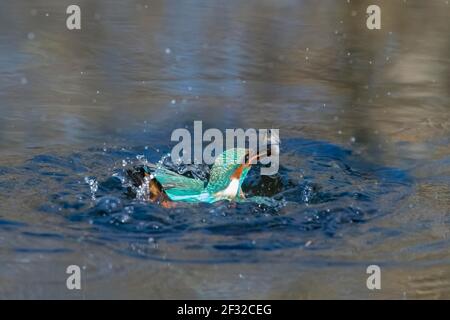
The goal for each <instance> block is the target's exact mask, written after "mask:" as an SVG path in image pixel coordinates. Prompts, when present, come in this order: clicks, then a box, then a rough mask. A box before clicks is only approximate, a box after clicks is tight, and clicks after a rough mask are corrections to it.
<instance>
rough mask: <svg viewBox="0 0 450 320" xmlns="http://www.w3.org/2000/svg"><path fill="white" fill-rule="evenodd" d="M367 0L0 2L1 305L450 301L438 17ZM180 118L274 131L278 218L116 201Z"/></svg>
mask: <svg viewBox="0 0 450 320" xmlns="http://www.w3.org/2000/svg"><path fill="white" fill-rule="evenodd" d="M377 3H378V4H379V5H380V7H381V10H382V29H381V30H379V31H370V30H368V29H367V28H366V26H365V9H366V8H367V6H368V5H369V4H371V3H368V2H367V3H366V2H364V1H349V2H347V1H320V2H318V1H269V0H267V1H245V2H244V1H208V2H204V1H194V0H193V1H183V2H180V1H151V2H150V1H149V2H146V1H81V2H79V4H80V6H81V8H82V30H81V31H74V32H70V31H68V30H67V29H66V28H65V17H66V15H65V14H64V13H65V9H66V7H67V6H68V5H69V4H72V3H71V2H70V1H67V2H66V1H15V2H8V3H2V4H0V8H1V10H0V30H2V31H1V32H0V73H1V74H0V297H2V298H37V297H42V298H120V297H129V298H319V297H321V298H450V289H449V288H450V266H449V263H450V251H449V250H448V248H449V245H450V240H449V235H450V232H449V227H450V200H449V199H450V148H449V142H450V141H449V140H450V138H449V137H450V109H449V107H450V105H449V102H450V99H449V88H450V81H449V75H450V42H449V37H448V35H449V31H450V30H449V21H450V19H449V18H450V13H449V4H448V1H439V0H436V1H429V2H425V1H409V0H408V1H379V2H377ZM194 120H202V121H203V126H204V128H211V127H217V128H220V129H225V128H236V127H240V128H279V129H280V136H281V140H282V145H281V156H280V171H279V173H278V174H277V175H275V176H273V177H260V176H259V174H258V173H259V170H257V169H253V170H252V171H251V173H250V176H249V178H248V179H247V181H246V184H245V185H244V189H245V191H246V192H247V194H248V195H266V196H270V197H272V198H273V199H274V205H271V206H263V205H260V206H258V205H256V204H252V203H240V204H234V203H229V202H219V203H216V204H212V205H206V204H199V205H189V206H182V207H179V208H174V209H164V208H161V207H159V206H158V205H155V204H150V203H148V202H146V201H144V200H143V199H141V198H139V197H137V198H135V197H132V196H130V195H129V194H128V193H127V186H126V180H124V171H125V170H126V169H128V168H131V167H133V166H134V165H139V164H140V163H142V162H143V161H147V160H148V161H151V162H156V161H158V160H159V159H160V158H161V157H162V156H163V155H165V154H166V153H167V152H169V151H170V147H171V146H172V144H171V143H170V134H171V132H172V131H173V130H174V129H176V128H182V127H188V128H191V127H192V125H193V121H194ZM71 264H76V265H79V266H81V267H82V274H83V277H82V279H83V284H82V285H83V290H81V291H76V292H74V291H69V290H67V289H66V286H65V281H66V277H67V275H66V273H65V270H66V267H67V266H68V265H71ZM371 264H377V265H379V266H380V267H381V270H382V290H379V291H376V292H374V291H370V290H368V289H367V288H366V278H367V276H368V275H367V274H366V268H367V266H368V265H371Z"/></svg>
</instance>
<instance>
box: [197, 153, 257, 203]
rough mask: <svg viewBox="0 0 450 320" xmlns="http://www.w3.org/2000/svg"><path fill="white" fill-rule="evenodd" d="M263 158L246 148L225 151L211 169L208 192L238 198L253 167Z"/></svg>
mask: <svg viewBox="0 0 450 320" xmlns="http://www.w3.org/2000/svg"><path fill="white" fill-rule="evenodd" d="M261 156H262V155H259V154H256V153H253V152H251V151H249V150H248V149H244V148H234V149H228V150H225V151H224V152H223V153H222V154H221V155H220V156H218V157H217V158H216V160H215V162H214V165H213V167H212V168H211V174H210V179H209V183H208V185H207V187H206V188H207V190H208V192H210V193H213V194H217V193H218V194H219V195H221V196H224V197H226V198H235V197H236V196H238V195H239V192H240V190H241V186H242V183H243V182H244V180H245V177H246V176H247V173H248V171H249V170H250V167H251V165H252V164H253V163H254V160H257V159H259V158H260V157H261Z"/></svg>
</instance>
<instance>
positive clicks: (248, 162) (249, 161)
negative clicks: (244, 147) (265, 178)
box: [245, 152, 270, 166]
mask: <svg viewBox="0 0 450 320" xmlns="http://www.w3.org/2000/svg"><path fill="white" fill-rule="evenodd" d="M269 153H270V152H260V153H257V154H251V153H249V154H248V159H246V161H245V165H246V166H251V165H252V164H254V163H253V161H255V163H256V161H258V160H259V159H261V158H262V157H266V156H268V155H269Z"/></svg>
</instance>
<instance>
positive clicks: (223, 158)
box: [128, 148, 268, 208]
mask: <svg viewBox="0 0 450 320" xmlns="http://www.w3.org/2000/svg"><path fill="white" fill-rule="evenodd" d="M267 154H268V152H265V153H264V154H262V153H261V154H257V153H256V154H253V153H251V152H250V151H249V150H248V149H245V148H232V149H228V150H225V151H224V152H223V153H222V154H221V155H219V156H218V157H217V158H216V159H215V161H214V164H213V166H212V167H211V171H210V178H209V181H208V182H207V183H205V181H203V180H201V179H198V178H189V177H186V176H183V175H181V174H178V173H176V172H174V171H171V170H169V169H167V168H164V167H162V166H161V165H159V166H157V165H153V164H149V165H146V166H144V168H142V170H141V171H142V172H141V174H143V176H144V177H145V178H146V179H143V180H141V179H138V180H139V181H137V183H135V185H139V184H142V182H144V183H148V190H149V199H150V201H151V202H156V203H160V204H161V205H162V206H164V207H168V208H170V207H173V206H174V202H188V203H199V202H205V203H214V202H217V201H220V200H229V201H234V200H235V201H240V200H242V199H245V194H244V192H243V191H242V183H243V182H244V180H245V178H246V176H247V174H248V172H249V170H250V168H251V164H252V163H253V162H254V160H257V159H259V158H260V157H262V156H264V155H267ZM128 175H129V176H130V177H131V178H132V179H133V180H134V181H135V182H136V176H133V172H132V171H128Z"/></svg>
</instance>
